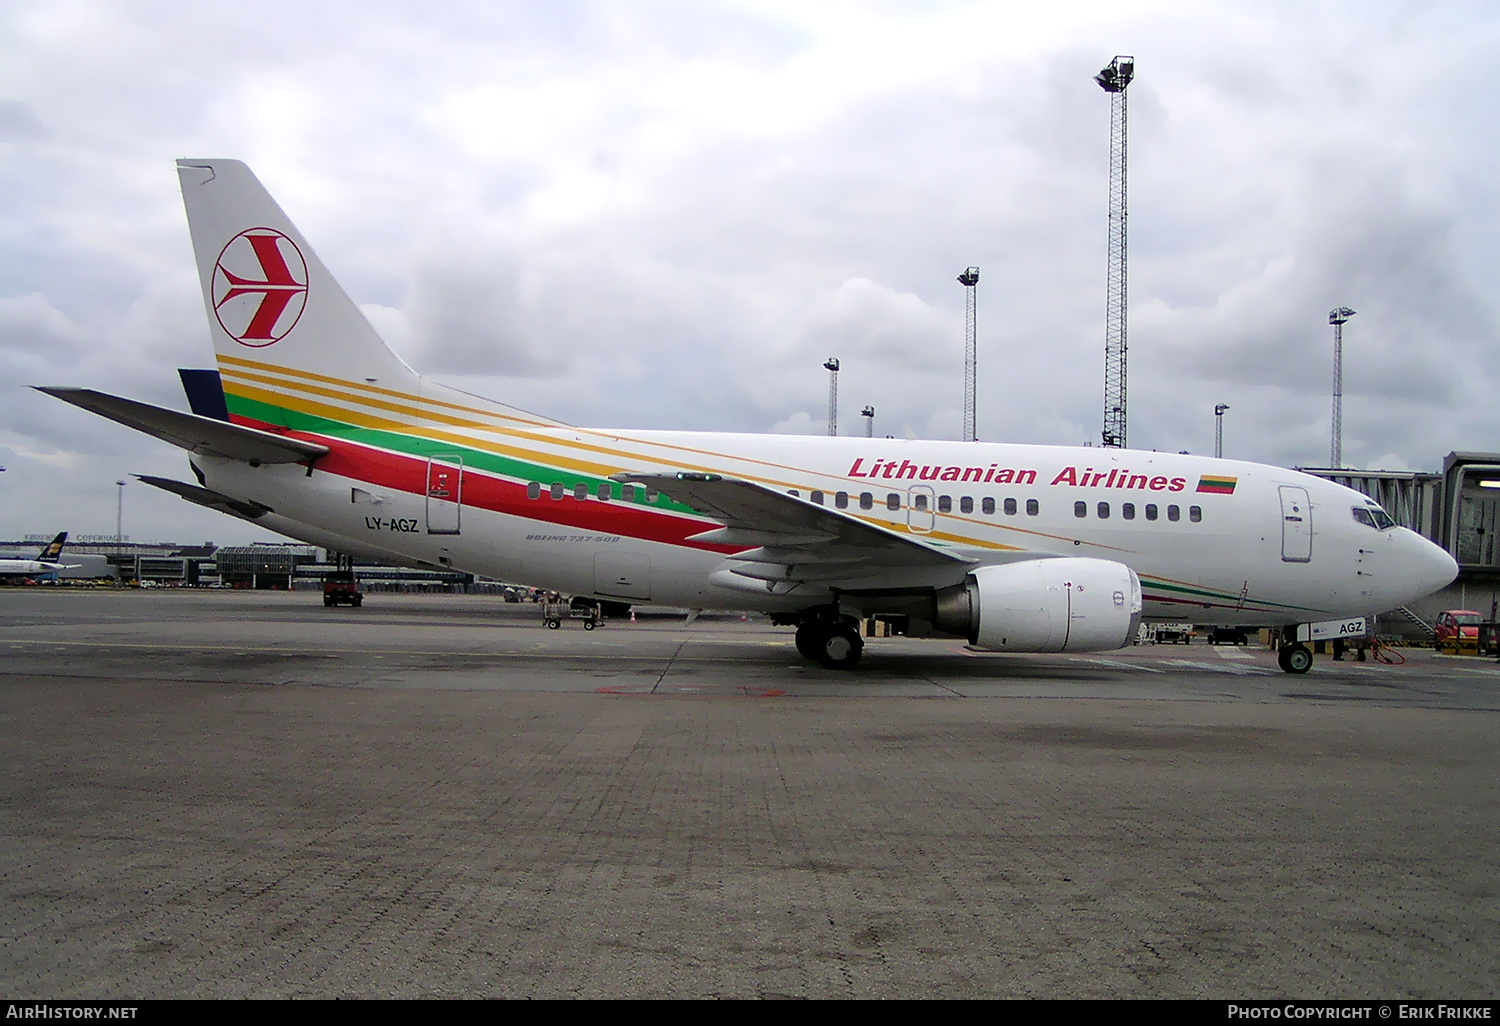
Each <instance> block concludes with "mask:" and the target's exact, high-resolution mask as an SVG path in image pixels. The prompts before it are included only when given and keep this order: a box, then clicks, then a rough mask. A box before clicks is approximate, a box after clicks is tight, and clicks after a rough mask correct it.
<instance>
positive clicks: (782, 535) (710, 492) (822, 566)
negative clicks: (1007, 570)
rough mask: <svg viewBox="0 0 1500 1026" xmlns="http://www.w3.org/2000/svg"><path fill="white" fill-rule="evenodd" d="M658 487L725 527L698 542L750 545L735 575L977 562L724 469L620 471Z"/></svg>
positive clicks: (795, 576) (624, 477) (823, 574)
mask: <svg viewBox="0 0 1500 1026" xmlns="http://www.w3.org/2000/svg"><path fill="white" fill-rule="evenodd" d="M615 480H617V481H625V482H634V483H637V484H643V485H646V486H647V487H649V488H654V489H656V490H657V491H659V492H661V493H662V494H663V495H666V496H667V497H668V498H670V499H673V500H674V501H676V502H680V503H682V504H683V505H685V506H691V507H692V508H693V509H695V510H697V511H698V512H699V513H702V514H703V515H704V516H707V517H712V518H713V519H715V520H718V521H721V522H722V523H723V524H724V526H723V527H720V528H715V529H712V530H708V531H704V532H703V533H701V534H696V535H693V537H692V540H693V541H700V542H714V543H717V544H721V545H746V546H751V547H750V548H748V549H747V550H746V551H744V552H740V553H736V554H735V555H734V556H731V557H730V559H731V561H733V562H734V563H735V564H737V565H735V566H734V567H733V568H732V572H733V573H735V574H736V575H739V576H742V577H748V578H753V579H757V580H763V581H768V582H770V581H786V580H798V581H827V582H830V583H832V582H837V581H839V580H855V579H859V578H866V577H870V576H872V575H877V574H881V573H883V572H887V571H891V570H910V569H926V568H934V569H937V568H941V569H947V570H956V569H959V568H962V567H965V566H970V565H973V564H974V562H975V560H972V559H968V558H966V557H964V556H960V555H957V554H955V553H952V552H948V551H945V550H943V549H940V548H937V547H936V546H934V545H929V544H927V543H926V542H924V541H921V540H919V539H917V538H911V537H908V536H906V535H903V534H898V533H897V532H895V531H892V530H890V529H889V528H885V527H881V526H880V525H878V524H872V523H869V522H867V521H865V520H861V519H860V518H858V517H855V516H851V515H850V514H848V513H845V512H843V511H841V510H836V509H829V508H827V507H826V506H820V505H818V504H817V503H815V502H810V501H808V500H806V499H802V498H799V497H798V496H795V495H788V494H786V493H785V492H779V491H776V490H775V489H773V488H767V487H765V486H764V485H759V484H756V483H755V482H753V481H743V480H739V479H736V478H730V477H723V476H721V475H718V474H688V473H670V472H665V473H640V474H617V475H615Z"/></svg>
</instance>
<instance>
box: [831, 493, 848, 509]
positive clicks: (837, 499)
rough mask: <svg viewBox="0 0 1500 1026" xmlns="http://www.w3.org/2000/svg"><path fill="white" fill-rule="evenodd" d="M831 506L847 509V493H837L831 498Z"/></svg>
mask: <svg viewBox="0 0 1500 1026" xmlns="http://www.w3.org/2000/svg"><path fill="white" fill-rule="evenodd" d="M833 504H834V505H835V506H837V507H838V508H839V509H848V508H849V493H848V492H839V493H838V494H837V495H835V496H834V497H833Z"/></svg>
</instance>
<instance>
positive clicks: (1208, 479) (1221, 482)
mask: <svg viewBox="0 0 1500 1026" xmlns="http://www.w3.org/2000/svg"><path fill="white" fill-rule="evenodd" d="M1239 480H1240V479H1239V478H1237V477H1213V476H1210V475H1208V474H1204V475H1203V476H1202V477H1200V478H1198V490H1199V491H1200V492H1209V493H1211V494H1213V495H1233V494H1234V486H1235V485H1237V484H1239Z"/></svg>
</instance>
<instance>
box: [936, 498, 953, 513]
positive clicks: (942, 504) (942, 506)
mask: <svg viewBox="0 0 1500 1026" xmlns="http://www.w3.org/2000/svg"><path fill="white" fill-rule="evenodd" d="M938 512H939V513H952V512H953V497H952V496H951V495H939V496H938Z"/></svg>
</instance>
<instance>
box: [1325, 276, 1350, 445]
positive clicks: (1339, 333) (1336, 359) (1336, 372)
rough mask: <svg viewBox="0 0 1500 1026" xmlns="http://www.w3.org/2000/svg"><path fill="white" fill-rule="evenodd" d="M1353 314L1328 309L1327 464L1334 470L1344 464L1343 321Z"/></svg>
mask: <svg viewBox="0 0 1500 1026" xmlns="http://www.w3.org/2000/svg"><path fill="white" fill-rule="evenodd" d="M1353 316H1354V311H1353V310H1351V309H1349V308H1348V307H1347V306H1336V307H1334V308H1333V309H1332V310H1329V311H1328V323H1329V324H1332V325H1333V444H1332V445H1331V446H1330V447H1329V449H1330V451H1329V455H1328V465H1329V466H1330V467H1332V468H1334V469H1335V470H1337V469H1338V468H1339V467H1342V466H1343V465H1344V323H1345V322H1346V321H1348V320H1349V318H1351V317H1353Z"/></svg>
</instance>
